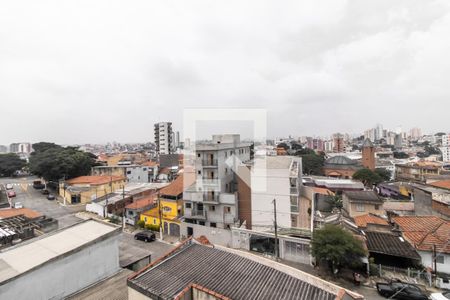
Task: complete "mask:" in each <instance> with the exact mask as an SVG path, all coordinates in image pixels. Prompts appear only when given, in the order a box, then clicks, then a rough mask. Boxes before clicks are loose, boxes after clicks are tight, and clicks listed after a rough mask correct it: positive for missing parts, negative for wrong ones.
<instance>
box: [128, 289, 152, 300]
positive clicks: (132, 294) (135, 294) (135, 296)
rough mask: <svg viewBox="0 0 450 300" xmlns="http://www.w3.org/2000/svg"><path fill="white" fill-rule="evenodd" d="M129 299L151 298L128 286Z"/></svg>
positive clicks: (143, 299)
mask: <svg viewBox="0 0 450 300" xmlns="http://www.w3.org/2000/svg"><path fill="white" fill-rule="evenodd" d="M128 300H151V298H150V297H147V296H145V295H144V294H141V293H139V292H138V291H136V290H134V289H132V288H130V287H128Z"/></svg>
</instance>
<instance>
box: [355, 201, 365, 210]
mask: <svg viewBox="0 0 450 300" xmlns="http://www.w3.org/2000/svg"><path fill="white" fill-rule="evenodd" d="M364 210H365V207H364V204H360V203H356V211H359V212H363V211H364Z"/></svg>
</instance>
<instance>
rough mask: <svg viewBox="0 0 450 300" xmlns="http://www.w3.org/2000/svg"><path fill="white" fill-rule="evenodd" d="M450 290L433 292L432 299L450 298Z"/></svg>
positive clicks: (442, 299) (443, 299)
mask: <svg viewBox="0 0 450 300" xmlns="http://www.w3.org/2000/svg"><path fill="white" fill-rule="evenodd" d="M449 299H450V291H447V292H442V293H433V294H431V300H449Z"/></svg>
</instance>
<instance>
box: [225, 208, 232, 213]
mask: <svg viewBox="0 0 450 300" xmlns="http://www.w3.org/2000/svg"><path fill="white" fill-rule="evenodd" d="M225 213H227V214H229V213H231V207H229V206H225Z"/></svg>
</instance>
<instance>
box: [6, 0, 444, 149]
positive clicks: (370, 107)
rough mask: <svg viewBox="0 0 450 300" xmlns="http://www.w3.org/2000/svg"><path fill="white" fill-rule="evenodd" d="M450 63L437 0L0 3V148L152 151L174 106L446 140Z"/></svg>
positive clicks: (294, 127)
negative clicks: (253, 112) (157, 127)
mask: <svg viewBox="0 0 450 300" xmlns="http://www.w3.org/2000/svg"><path fill="white" fill-rule="evenodd" d="M449 56H450V1H448V0H442V1H433V0H422V1H414V0H404V1H400V0H397V1H392V0H386V1H382V0H376V1H374V0H372V1H362V0H355V1H339V0H330V1H316V0H315V1H298V0H297V1H271V2H267V1H242V0H239V1H230V0H227V1H210V0H205V1H149V0H145V1H111V0H107V1H93V0H88V1H80V0H77V1H60V0H55V1H35V0H32V1H20V0H15V1H2V2H0V101H1V106H0V128H1V132H0V144H9V143H11V142H16V141H31V142H35V141H42V140H45V141H54V142H57V143H85V142H86V143H87V142H91V143H95V142H98V143H103V142H106V141H113V140H115V141H120V142H134V141H142V142H143V141H152V140H153V123H154V122H158V121H172V122H173V123H174V128H175V129H178V130H180V131H182V128H181V126H182V115H183V109H184V108H240V107H245V108H265V109H267V111H268V116H269V118H268V133H269V135H270V136H272V137H277V136H287V135H289V134H291V135H294V136H300V135H328V134H331V133H334V132H337V131H340V132H349V133H357V132H361V131H363V130H364V129H367V128H370V127H373V126H374V125H375V124H376V123H382V124H384V126H385V127H388V128H392V129H395V127H397V126H399V125H401V126H403V128H404V129H409V128H411V127H416V126H417V127H421V128H422V129H423V131H424V132H434V131H437V130H442V131H450V128H449V127H450V117H449V115H450V75H449V74H450V58H449ZM230 131H234V129H230Z"/></svg>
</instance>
